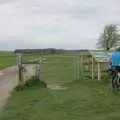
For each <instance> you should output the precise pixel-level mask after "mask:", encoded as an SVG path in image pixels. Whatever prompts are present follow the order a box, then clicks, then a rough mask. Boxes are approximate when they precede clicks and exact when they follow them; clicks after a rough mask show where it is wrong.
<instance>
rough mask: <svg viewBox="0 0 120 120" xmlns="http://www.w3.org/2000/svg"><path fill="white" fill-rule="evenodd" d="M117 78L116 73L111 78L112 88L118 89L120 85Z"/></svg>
mask: <svg viewBox="0 0 120 120" xmlns="http://www.w3.org/2000/svg"><path fill="white" fill-rule="evenodd" d="M118 79H119V77H118V76H117V75H115V76H114V77H113V79H112V88H113V90H118V89H119V87H120V85H119V84H118Z"/></svg>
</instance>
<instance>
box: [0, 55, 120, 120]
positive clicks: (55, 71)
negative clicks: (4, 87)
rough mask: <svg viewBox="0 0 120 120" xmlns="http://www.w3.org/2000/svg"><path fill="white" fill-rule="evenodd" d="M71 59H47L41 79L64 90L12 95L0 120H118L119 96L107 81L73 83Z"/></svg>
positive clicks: (36, 91) (29, 91)
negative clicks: (64, 88)
mask: <svg viewBox="0 0 120 120" xmlns="http://www.w3.org/2000/svg"><path fill="white" fill-rule="evenodd" d="M74 75H75V73H74V57H67V56H64V57H59V56H56V57H47V58H46V61H45V62H44V77H43V78H44V80H45V82H46V83H48V84H53V86H54V85H61V86H64V87H68V89H66V90H51V89H43V88H34V89H29V90H25V91H22V92H15V91H13V92H12V97H11V98H9V100H8V102H7V104H6V105H5V107H4V108H3V112H2V113H1V116H0V120H120V114H119V113H120V100H119V98H120V94H119V93H114V92H113V91H112V89H111V85H110V83H109V82H97V81H91V80H90V79H80V80H77V81H75V80H74Z"/></svg>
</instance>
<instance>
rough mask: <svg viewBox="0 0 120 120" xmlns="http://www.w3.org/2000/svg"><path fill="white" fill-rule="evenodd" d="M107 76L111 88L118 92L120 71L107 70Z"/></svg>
mask: <svg viewBox="0 0 120 120" xmlns="http://www.w3.org/2000/svg"><path fill="white" fill-rule="evenodd" d="M109 74H110V75H111V77H112V88H113V90H115V91H116V90H117V91H118V90H120V70H117V69H109Z"/></svg>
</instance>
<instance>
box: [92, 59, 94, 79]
mask: <svg viewBox="0 0 120 120" xmlns="http://www.w3.org/2000/svg"><path fill="white" fill-rule="evenodd" d="M92 80H94V58H93V57H92Z"/></svg>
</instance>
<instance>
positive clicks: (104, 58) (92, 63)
mask: <svg viewBox="0 0 120 120" xmlns="http://www.w3.org/2000/svg"><path fill="white" fill-rule="evenodd" d="M112 53H113V52H111V51H109V52H107V51H102V50H101V51H100V50H90V51H87V52H84V53H81V65H82V66H81V72H83V73H84V72H89V75H90V76H91V78H92V80H94V79H97V80H98V81H100V80H101V79H102V77H103V75H104V74H105V72H106V71H107V69H108V67H109V65H108V59H109V57H110V56H111V55H112Z"/></svg>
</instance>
